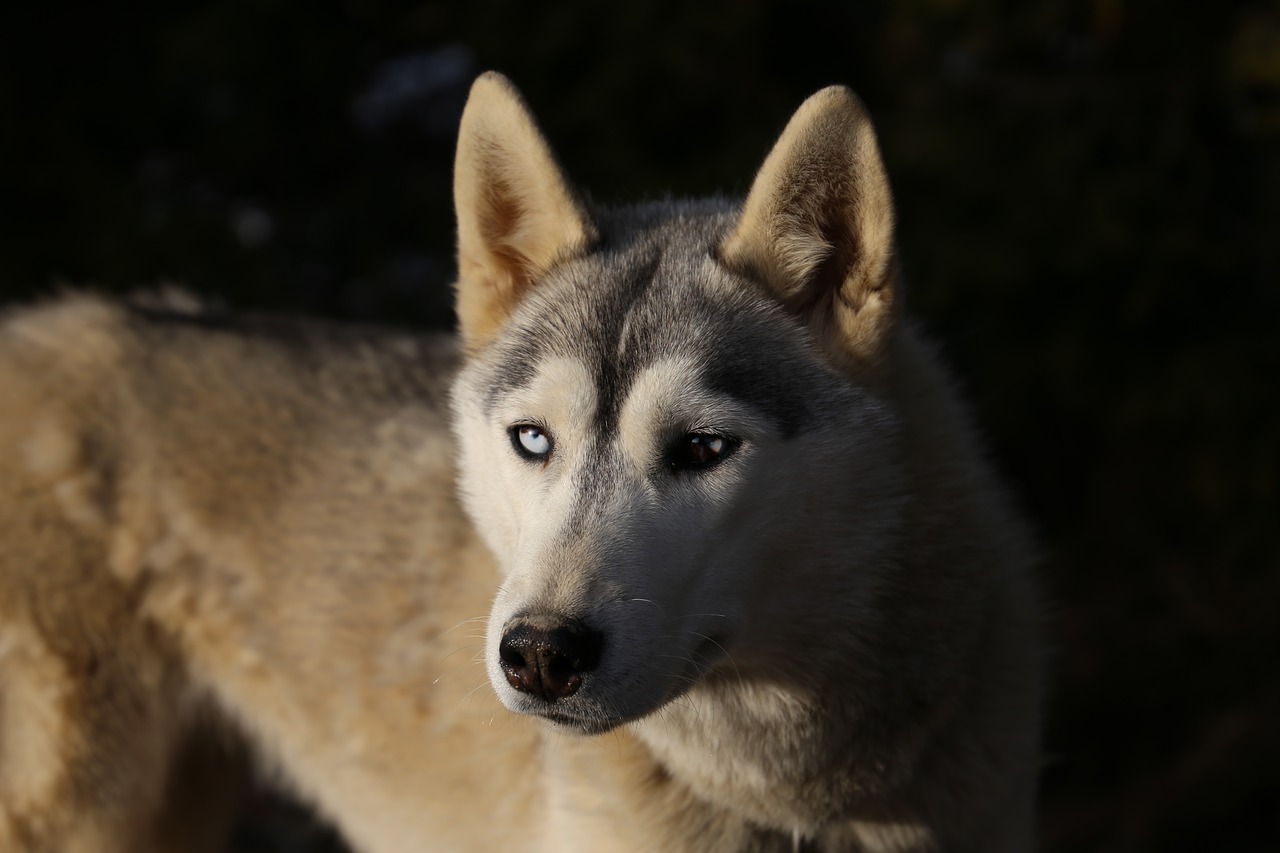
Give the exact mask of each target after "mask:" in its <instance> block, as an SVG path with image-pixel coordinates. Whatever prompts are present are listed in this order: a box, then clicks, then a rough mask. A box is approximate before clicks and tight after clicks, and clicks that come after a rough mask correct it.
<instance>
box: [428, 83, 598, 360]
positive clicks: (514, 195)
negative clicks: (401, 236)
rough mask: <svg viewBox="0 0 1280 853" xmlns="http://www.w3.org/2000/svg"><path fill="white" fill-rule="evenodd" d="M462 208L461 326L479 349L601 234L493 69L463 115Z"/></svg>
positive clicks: (456, 185) (458, 182)
mask: <svg viewBox="0 0 1280 853" xmlns="http://www.w3.org/2000/svg"><path fill="white" fill-rule="evenodd" d="M453 201H454V208H455V210H456V213H457V217H458V284H457V311H458V323H459V326H460V330H461V333H462V339H463V341H464V343H465V344H466V346H467V347H468V348H469V349H472V350H474V349H478V348H480V347H481V346H483V345H484V344H485V343H487V342H488V341H489V340H490V339H491V338H492V337H493V336H494V335H495V334H496V333H497V331H498V329H499V327H501V325H502V323H503V322H505V321H506V319H507V317H508V315H509V314H510V313H511V311H512V310H513V309H514V308H515V306H516V305H517V304H518V303H519V301H520V299H521V298H522V297H523V296H524V294H525V292H526V290H527V289H528V288H529V287H530V286H531V285H533V284H534V283H535V282H536V281H537V279H538V278H539V276H541V275H542V274H544V273H545V272H546V271H547V270H548V269H550V268H551V266H552V265H554V264H555V263H557V262H559V261H562V260H566V259H568V258H571V257H574V256H576V255H578V254H581V253H583V252H585V251H587V249H588V248H590V246H591V245H592V244H593V243H594V242H595V240H596V239H597V237H596V229H595V226H594V225H593V224H592V222H591V220H590V218H589V217H588V215H587V212H586V209H585V207H584V206H583V204H582V203H581V201H580V200H579V199H578V197H577V196H576V195H575V193H574V192H573V190H572V189H571V188H570V187H569V185H568V182H567V181H566V180H565V178H564V175H563V173H562V172H561V170H560V166H559V165H558V164H557V163H556V161H555V157H554V156H553V155H552V153H551V149H550V148H549V147H548V146H547V143H546V140H545V139H543V137H542V134H541V132H540V131H539V130H538V126H537V124H536V123H535V122H534V120H533V116H532V115H531V114H530V113H529V109H528V107H527V106H525V103H524V99H523V98H521V97H520V93H519V92H518V91H516V88H515V86H513V85H512V84H511V81H509V80H508V79H507V78H506V77H504V76H502V75H501V74H498V73H497V72H493V71H490V72H487V73H485V74H482V75H480V76H479V77H478V78H476V81H475V82H474V83H473V84H472V86H471V94H470V96H469V97H468V99H467V105H466V107H465V109H463V111H462V124H461V127H460V128H459V131H458V152H457V156H456V158H455V160H454V175H453Z"/></svg>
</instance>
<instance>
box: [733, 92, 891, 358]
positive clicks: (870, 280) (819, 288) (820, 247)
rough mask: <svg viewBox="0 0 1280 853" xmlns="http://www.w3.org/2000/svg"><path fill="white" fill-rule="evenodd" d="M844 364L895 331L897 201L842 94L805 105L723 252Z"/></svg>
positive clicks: (861, 119)
mask: <svg viewBox="0 0 1280 853" xmlns="http://www.w3.org/2000/svg"><path fill="white" fill-rule="evenodd" d="M719 256H720V260H721V262H722V263H724V264H725V265H726V266H728V267H729V268H730V269H733V270H735V271H737V272H740V273H744V274H746V275H748V276H751V277H753V278H755V279H757V280H759V281H762V282H763V283H764V284H765V285H766V286H767V287H768V288H769V289H770V290H772V292H773V293H774V295H775V296H776V297H777V298H778V300H779V301H780V302H781V303H782V304H783V305H784V306H785V307H786V308H787V309H788V310H791V311H793V312H795V313H797V314H799V315H801V316H803V317H805V318H806V319H807V321H808V322H809V323H810V324H811V327H812V328H813V329H814V331H815V334H817V336H818V339H819V340H820V341H821V342H822V343H823V345H824V346H826V347H827V348H828V350H829V351H831V352H832V354H833V355H835V356H837V357H838V358H840V359H841V361H851V362H852V363H854V364H866V363H868V361H869V360H870V359H872V358H873V357H874V356H875V354H876V352H877V350H878V349H879V348H880V347H881V345H882V344H883V342H884V340H885V339H886V337H887V335H888V332H889V330H890V327H891V324H892V317H893V304H894V299H895V296H894V289H895V281H894V279H895V278H896V275H895V270H894V261H893V199H892V197H891V196H890V192H889V182H888V179H887V178H886V176H885V171H884V165H883V163H882V162H881V160H880V151H879V148H878V147H877V145H876V138H875V132H874V131H873V130H872V128H871V120H870V119H869V118H868V117H867V113H866V110H865V109H864V108H863V106H862V103H861V102H860V101H859V100H858V98H857V97H856V96H855V95H854V94H853V93H852V92H851V91H849V90H848V89H846V88H844V87H843V86H832V87H830V88H827V89H823V90H822V91H821V92H818V93H817V94H816V95H813V96H812V97H811V98H809V99H808V100H807V101H805V102H804V103H803V104H802V105H801V106H800V109H799V110H797V111H796V114H795V115H794V116H793V117H792V119H791V121H790V123H789V124H788V125H787V128H786V130H784V131H783V132H782V136H781V138H779V140H778V142H777V144H776V145H774V148H773V150H772V151H771V152H770V153H769V156H768V158H767V159H766V160H765V161H764V165H763V166H762V167H761V168H760V172H759V174H757V175H756V179H755V182H754V183H753V184H752V186H751V192H750V193H749V194H748V195H747V200H746V203H745V204H744V205H743V209H742V216H741V219H739V221H738V224H737V226H736V227H735V229H734V230H733V231H732V233H730V234H729V236H728V237H727V238H726V239H725V241H724V242H723V243H722V244H721V246H720V253H719Z"/></svg>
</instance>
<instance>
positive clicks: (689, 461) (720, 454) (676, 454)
mask: <svg viewBox="0 0 1280 853" xmlns="http://www.w3.org/2000/svg"><path fill="white" fill-rule="evenodd" d="M735 447H737V442H736V441H734V440H733V439H731V438H729V437H728V436H723V435H716V434H715V433H706V432H691V433H686V434H685V435H684V436H683V437H682V438H681V439H680V440H679V441H678V442H676V444H674V445H672V447H671V449H670V450H669V451H668V453H667V463H668V464H669V465H670V466H671V468H672V470H675V471H698V470H701V469H704V468H710V467H711V466H712V465H715V464H717V463H718V462H720V461H722V460H723V459H724V458H725V457H726V456H728V455H729V454H730V453H731V452H732V451H733V449H734V448H735Z"/></svg>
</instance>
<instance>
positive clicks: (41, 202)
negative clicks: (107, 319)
mask: <svg viewBox="0 0 1280 853" xmlns="http://www.w3.org/2000/svg"><path fill="white" fill-rule="evenodd" d="M487 68H496V69H499V70H502V71H504V72H506V73H507V74H508V75H509V76H511V77H512V78H513V79H514V80H515V81H516V82H517V84H518V85H519V86H520V87H521V88H522V89H523V91H524V93H525V95H526V97H527V98H528V100H529V102H530V103H531V104H532V106H533V108H534V110H535V112H536V113H537V115H538V116H539V118H540V120H541V122H542V124H543V126H544V129H545V130H546V132H547V134H548V136H549V137H550V138H551V140H552V142H553V145H554V146H555V147H556V149H557V150H558V152H559V153H560V155H561V157H562V159H563V161H564V162H565V164H566V166H567V169H568V171H569V173H570V174H571V175H572V176H573V178H574V179H575V180H576V181H578V182H579V183H580V184H582V185H583V186H585V187H587V188H589V189H590V191H591V192H592V194H593V196H594V197H595V198H596V199H597V200H602V201H624V200H629V199H637V198H646V197H655V196H662V195H664V194H666V193H668V192H670V193H672V194H678V195H684V194H706V193H715V192H727V193H741V192H744V191H745V189H746V188H747V186H748V184H749V181H750V179H751V176H752V174H753V172H754V169H755V168H756V167H757V166H758V165H759V163H760V161H761V160H762V158H763V157H764V155H765V153H766V152H767V150H768V148H769V146H770V144H771V143H772V142H773V139H774V137H775V136H776V134H777V133H778V132H779V131H780V130H781V128H782V126H783V125H784V124H785V122H786V120H787V118H788V117H789V116H790V114H791V112H792V111H793V110H794V109H795V107H796V106H798V105H799V103H800V102H801V100H803V98H804V97H805V96H807V95H808V94H810V93H811V92H812V91H814V90H815V89H817V88H819V87H821V86H824V85H826V84H829V83H833V82H843V83H847V84H849V85H851V86H853V87H854V88H855V89H856V90H857V91H858V92H859V93H860V94H861V95H862V97H863V98H864V100H865V101H866V102H867V104H868V106H869V107H870V109H871V112H872V115H873V117H874V118H875V120H876V123H877V126H878V129H879V133H880V135H881V142H882V146H883V150H884V155H885V158H886V160H887V162H888V167H889V172H890V176H891V178H892V180H893V183H894V186H895V188H896V191H897V194H898V195H897V197H898V206H899V217H900V232H899V237H900V244H901V247H902V256H903V258H904V261H905V269H906V272H907V281H908V285H909V287H910V293H909V297H908V299H909V303H910V305H911V307H912V308H913V309H914V311H915V313H916V314H917V316H919V317H920V318H921V319H922V320H923V322H924V324H925V325H926V326H927V327H928V328H930V329H931V330H932V331H933V332H934V333H935V335H936V337H938V338H939V339H940V340H941V341H942V342H943V348H944V351H945V352H946V353H947V355H948V357H949V359H950V360H951V362H952V363H953V365H954V366H955V368H956V371H957V373H958V375H959V377H960V379H961V381H962V383H963V385H964V386H965V388H966V389H967V391H968V394H969V396H970V398H971V399H972V401H973V402H974V404H975V406H976V407H977V409H978V415H979V420H980V422H981V423H982V424H983V426H984V428H985V431H986V433H987V435H988V438H989V444H990V447H991V451H992V454H993V456H994V457H995V459H996V460H997V462H998V464H999V466H1000V467H1001V469H1003V471H1004V472H1005V474H1006V475H1007V477H1008V478H1009V480H1010V481H1011V482H1012V485H1013V486H1014V488H1015V490H1016V493H1017V495H1018V497H1019V499H1020V501H1021V502H1022V504H1023V505H1024V506H1025V507H1026V508H1027V510H1028V512H1029V514H1030V515H1031V516H1032V517H1033V518H1034V519H1035V522H1036V524H1037V525H1038V528H1039V530H1040V532H1041V537H1042V541H1043V545H1044V551H1045V555H1046V559H1045V563H1044V566H1043V571H1044V578H1045V582H1046V586H1047V587H1048V589H1049V593H1050V601H1051V618H1052V636H1053V641H1054V648H1055V654H1054V658H1053V678H1052V680H1053V693H1052V698H1051V704H1050V712H1049V721H1048V732H1047V759H1046V766H1045V772H1044V778H1043V809H1042V832H1041V840H1042V848H1043V849H1044V850H1046V851H1054V852H1055V853H1057V851H1062V853H1066V851H1129V850H1172V851H1204V850H1234V851H1274V850H1280V721H1278V719H1277V716H1278V714H1280V677H1278V672H1277V661H1278V660H1280V537H1277V527H1278V526H1280V498H1278V495H1280V482H1278V481H1280V464H1278V463H1280V459H1278V457H1280V405H1278V398H1277V380H1276V376H1277V373H1278V371H1280V344H1278V343H1277V332H1276V326H1277V323H1278V322H1280V296H1278V294H1277V288H1278V285H1280V4H1277V3H1275V2H1251V3H1250V2H1243V3H1229V2H1203V3H1185V4H1179V3H1172V2H1155V0H1146V2H1131V1H1130V0H1090V1H1089V2H1068V0H1020V2H1016V3H1015V2H1010V0H1004V2H996V0H968V2H965V0H899V2H889V0H881V2H807V3H805V2H788V3H784V2H765V0H736V2H733V3H727V2H704V3H680V2H647V3H639V2H636V3H630V4H627V3H623V4H618V5H616V6H614V5H612V4H604V3H599V2H583V1H582V0H576V2H562V3H557V4H535V3H528V2H505V1H504V0H470V2H466V3H444V2H418V3H412V2H390V0H347V2H338V3H334V2H318V0H305V1H304V0H216V2H207V3H184V2H175V1H174V0H168V2H164V3H156V2H151V3H145V2H139V3H134V4H129V6H128V7H127V9H126V7H124V6H122V5H120V4H108V3H96V4H92V5H90V4H85V5H83V6H75V5H68V4H64V3H57V2H48V3H26V4H21V5H19V4H8V5H7V6H6V8H5V10H4V11H3V12H0V225H2V227H0V300H2V301H4V302H10V301H13V300H18V299H24V298H28V297H31V296H33V295H36V294H42V293H49V292H52V291H54V290H56V289H57V288H58V287H60V286H63V285H66V284H75V285H84V284H91V285H93V286H95V287H97V288H100V289H103V290H108V291H126V290H132V289H136V288H138V287H152V286H155V285H157V284H161V283H165V282H180V283H182V284H183V285H184V286H186V287H188V288H190V289H193V290H195V291H197V292H199V293H202V294H205V295H208V296H211V297H214V298H216V299H218V300H221V301H223V302H225V303H226V304H228V305H229V306H233V307H236V308H245V309H252V310H271V311H289V312H303V313H307V314H313V315H321V316H329V317H339V318H348V319H358V320H377V321H385V322H391V323H395V324H399V325H406V326H424V327H425V326H444V325H447V324H449V323H450V322H451V320H452V318H451V309H450V294H449V283H450V280H451V276H452V269H453V260H452V240H453V224H452V211H451V203H450V180H451V176H450V170H451V161H452V149H453V143H454V135H455V132H456V128H457V121H458V116H459V113H460V110H461V107H462V103H463V101H464V98H465V95H466V91H467V87H468V85H469V83H470V81H471V79H472V78H473V77H474V76H475V75H476V74H477V73H478V72H479V71H481V70H484V69H487ZM235 844H236V847H235V849H236V850H237V851H238V853H266V851H275V852H276V853H284V851H307V853H313V852H314V851H321V850H324V851H337V850H340V849H341V846H340V841H339V840H338V839H337V838H336V837H334V836H333V834H332V833H330V832H328V831H326V830H325V829H324V828H323V826H322V825H320V824H318V823H315V822H313V821H312V820H310V819H309V818H308V817H307V816H306V814H305V810H304V809H302V808H301V807H299V806H296V805H291V804H288V803H287V802H284V801H282V800H280V799H277V798H275V797H273V796H270V795H268V794H266V793H265V792H261V791H258V792H255V793H254V794H253V796H251V797H250V798H249V800H248V801H247V802H246V804H245V818H244V819H243V820H242V824H241V829H240V830H239V831H238V832H237V835H236V842H235Z"/></svg>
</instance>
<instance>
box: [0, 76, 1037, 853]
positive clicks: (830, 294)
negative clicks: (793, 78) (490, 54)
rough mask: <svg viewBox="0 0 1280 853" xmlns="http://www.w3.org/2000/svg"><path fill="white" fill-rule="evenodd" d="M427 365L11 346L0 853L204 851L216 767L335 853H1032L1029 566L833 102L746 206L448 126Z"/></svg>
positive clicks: (366, 341)
mask: <svg viewBox="0 0 1280 853" xmlns="http://www.w3.org/2000/svg"><path fill="white" fill-rule="evenodd" d="M455 202H456V206H457V213H458V244H459V278H458V314H459V320H460V334H459V343H455V342H454V341H453V340H452V339H446V338H432V337H424V336H420V335H410V334H402V333H394V332H389V331H381V330H370V329H359V328H342V327H329V326H324V325H321V324H314V323H305V322H296V321H276V320H263V319H252V318H250V319H244V318H233V317H225V316H221V315H218V314H216V313H210V312H207V311H203V310H201V309H199V307H198V306H188V305H184V304H175V303H151V304H144V305H137V304H120V303H114V302H110V301H106V300H102V299H98V298H95V297H91V296H70V297H64V298H62V299H58V300H54V301H51V302H48V303H45V304H43V305H38V306H34V307H29V308H25V309H20V310H14V311H11V312H10V313H9V314H8V315H7V316H6V317H5V318H4V319H3V321H2V322H0V542H2V543H3V545H0V850H3V851H9V850H15V851H33V853H34V851H41V853H44V852H45V851H48V853H54V851H57V852H58V853H61V851H86V853H87V851H104V853H106V851H120V853H124V851H139V850H179V849H180V850H209V851H214V850H218V849H219V848H220V845H222V844H223V843H224V842H225V828H224V827H225V823H226V820H227V818H228V816H229V814H230V812H231V807H232V805H233V804H234V802H235V798H236V793H237V791H238V787H237V781H236V780H237V779H238V778H239V774H240V772H241V770H242V763H243V762H242V760H241V758H240V756H239V754H238V753H237V752H236V751H235V750H234V749H231V748H229V747H227V748H224V747H223V746H221V745H220V744H221V743H222V742H223V741H229V740H231V739H232V737H231V734H230V733H234V735H235V739H236V740H243V742H244V743H246V744H247V745H248V746H249V747H250V750H251V752H252V753H253V754H254V755H256V756H257V760H258V762H259V763H260V765H261V766H263V767H265V768H268V769H269V770H271V771H273V772H275V773H277V774H278V775H279V776H280V777H281V778H283V779H285V780H287V782H288V783H289V784H291V785H292V786H293V787H294V788H295V789H296V790H297V791H298V792H300V793H301V795H303V796H304V797H305V798H307V799H308V800H309V801H311V802H313V803H314V804H315V805H316V806H317V807H318V808H319V810H320V811H322V812H323V813H324V814H326V815H327V816H328V817H330V818H331V819H332V820H333V821H334V822H335V823H336V824H337V825H338V826H339V828H340V829H341V830H342V832H343V833H344V835H345V836H346V838H347V839H348V840H349V842H350V843H351V844H352V845H353V846H354V847H355V848H356V849H358V850H361V851H368V853H396V851H406V853H407V851H420V850H498V849H503V850H516V849H527V850H582V851H602V850H618V851H632V850H633V851H650V850H689V851H709V850H775V849H776V850H792V849H797V848H803V849H808V850H877V851H880V850H883V851H915V850H948V851H950V850H960V851H963V850H975V851H978V850H981V851H1017V850H1026V849H1029V848H1030V846H1031V838H1032V818H1033V804H1034V800H1035V782H1036V775H1037V767H1038V731H1039V729H1038V727H1039V713H1040V695H1041V675H1040V673H1041V657H1040V654H1041V653H1040V646H1039V638H1038V622H1039V619H1038V616H1039V614H1038V610H1037V601H1036V597H1035V593H1034V585H1033V583H1032V579H1031V571H1030V567H1031V564H1032V559H1031V551H1030V547H1029V544H1028V537H1027V534H1026V530H1025V527H1024V525H1023V524H1022V522H1021V521H1020V520H1019V518H1018V517H1017V515H1016V513H1014V512H1013V511H1012V510H1011V509H1010V506H1009V502H1008V500H1007V498H1006V496H1005V493H1004V492H1003V490H1002V489H1001V487H1000V486H999V484H998V483H997V482H996V480H995V478H994V477H993V475H992V473H991V471H990V469H989V466H988V465H987V463H986V462H985V461H984V457H983V454H982V451H981V449H980V447H979V445H978V442H977V441H976V440H975V438H974V435H973V431H972V429H971V428H970V426H969V420H968V417H967V415H966V414H965V412H964V410H963V408H962V407H961V405H960V403H959V402H958V400H957V398H956V395H955V393H954V391H953V390H952V387H951V383H950V382H949V380H948V378H947V376H946V374H945V372H944V371H943V370H942V369H941V368H940V367H939V366H938V364H937V361H936V359H935V357H934V355H933V353H932V351H931V349H930V347H929V346H928V345H927V344H926V343H925V342H924V341H923V340H922V339H921V337H920V336H919V334H918V333H917V331H916V330H915V328H914V327H913V325H912V324H911V323H910V322H909V320H908V319H907V318H906V317H905V316H904V313H903V306H902V302H903V300H902V294H901V289H900V283H899V281H898V275H897V266H896V263H895V257H894V247H893V210H892V200H891V194H890V190H889V186H888V181H887V179H886V176H885V173H884V169H883V166H882V164H881V160H880V156H879V152H878V148H877V144H876V141H875V136H874V133H873V131H872V129H871V124H870V122H869V120H868V119H867V116H866V113H865V111H864V109H863V108H862V106H861V104H860V103H859V102H858V101H857V99H856V98H854V96H853V95H852V94H851V93H849V92H848V91H847V90H845V89H842V88H831V89H826V90H823V91H822V92H819V93H818V94H816V95H814V96H813V97H812V98H810V99H809V100H808V101H807V102H805V104H804V105H803V106H802V107H801V108H800V110H799V111H798V112H797V114H796V115H795V117H794V118H793V119H792V121H791V123H790V124H789V125H788V127H787V129H786V130H785V132H784V133H783V134H782V137H781V138H780V139H779V141H778V143H777V145H776V146H775V148H774V149H773V151H772V152H771V153H770V154H769V156H768V158H767V159H766V161H765V163H764V165H763V167H762V168H761V170H760V173H759V174H758V176H757V177H756V180H755V183H754V185H753V186H752V189H751V191H750V193H749V194H748V196H747V198H746V200H745V202H742V203H738V202H733V201H727V200H709V201H698V202H666V203H656V204H649V205H644V206H639V207H632V208H624V209H600V208H595V207H592V206H590V205H588V204H586V203H585V202H584V201H583V199H582V197H581V196H580V195H578V194H577V193H576V192H575V191H574V190H573V189H572V188H571V186H570V185H569V183H568V182H567V181H566V179H565V177H564V175H563V172H562V171H561V169H560V167H559V166H558V164H557V163H556V161H555V160H554V158H553V156H552V154H551V153H550V150H549V148H548V146H547V144H546V142H545V141H544V139H543V137H542V136H541V134H540V133H539V132H538V130H537V128H536V125H535V124H534V122H533V120H532V118H531V116H530V114H529V112H528V110H527V108H526V107H525V106H524V104H523V102H522V100H521V99H520V97H519V95H518V94H517V93H516V92H515V90H514V89H513V88H512V87H511V85H510V84H509V83H508V82H507V81H506V80H505V79H504V78H502V77H500V76H499V75H495V74H487V75H484V76H482V77H481V78H479V79H478V80H477V81H476V83H475V86H474V88H473V90H472V95H471V99H470V101H469V103H468V105H467V108H466V111H465V114H464V116H463V121H462V127H461V131H460V138H459V144H458V156H457V166H456V183H455Z"/></svg>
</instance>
